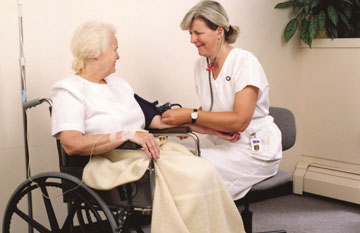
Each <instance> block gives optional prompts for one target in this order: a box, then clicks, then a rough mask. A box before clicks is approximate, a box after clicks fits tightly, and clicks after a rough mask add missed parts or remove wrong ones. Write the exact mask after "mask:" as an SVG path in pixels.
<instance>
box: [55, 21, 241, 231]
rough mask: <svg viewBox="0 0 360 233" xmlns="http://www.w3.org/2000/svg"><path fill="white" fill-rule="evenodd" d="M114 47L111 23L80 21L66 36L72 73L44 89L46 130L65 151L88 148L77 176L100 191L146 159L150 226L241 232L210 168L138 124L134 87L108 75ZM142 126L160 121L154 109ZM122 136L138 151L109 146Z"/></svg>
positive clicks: (126, 178)
mask: <svg viewBox="0 0 360 233" xmlns="http://www.w3.org/2000/svg"><path fill="white" fill-rule="evenodd" d="M117 47H118V46H117V39H116V37H115V29H114V28H113V27H112V26H111V25H108V24H104V23H101V22H87V23H85V24H83V25H81V26H80V27H79V28H78V29H77V31H76V32H75V35H74V37H73V40H72V51H73V54H74V57H75V60H74V63H73V68H74V70H75V72H76V74H75V75H73V76H71V77H68V78H66V79H63V80H60V81H58V82H56V84H55V85H54V86H53V87H52V90H51V99H52V100H53V115H52V134H53V135H54V136H56V137H58V138H60V141H61V143H62V145H63V147H64V149H65V151H66V152H67V154H69V155H89V154H93V155H94V156H92V157H90V158H91V159H90V161H89V162H88V164H87V165H86V167H85V169H84V174H83V180H84V182H85V183H86V184H87V185H89V186H90V187H93V188H95V189H104V190H105V189H111V188H113V187H116V186H118V185H120V184H124V183H127V182H130V181H134V180H138V179H140V178H141V177H142V175H143V174H144V173H145V170H146V168H147V167H148V164H149V161H150V158H153V159H154V161H155V170H156V172H155V174H156V177H155V182H156V188H155V194H154V201H153V214H152V224H151V231H152V232H154V233H162V232H164V233H165V232H166V233H168V232H196V233H202V232H204V233H205V232H206V233H210V232H244V231H243V225H242V220H241V217H240V215H239V213H238V210H237V208H236V206H235V205H234V203H233V201H232V199H231V197H230V195H229V193H228V192H227V191H226V189H225V187H224V185H223V184H222V182H221V178H220V176H219V175H218V173H217V171H216V169H215V168H214V167H213V166H212V165H211V164H210V163H209V162H207V161H206V160H204V159H202V158H199V157H196V156H193V155H192V154H191V153H190V152H189V151H188V150H186V148H185V147H182V146H181V145H178V144H175V143H170V142H166V143H164V144H162V145H161V146H160V145H159V143H158V141H157V140H156V139H155V138H154V137H153V135H152V134H150V133H148V132H146V131H144V130H143V129H144V125H145V118H144V114H143V112H142V109H141V108H140V106H139V105H138V103H137V101H136V100H135V98H134V91H133V90H132V88H131V87H130V85H129V84H128V83H127V82H126V81H125V80H123V79H121V78H117V77H114V76H111V75H110V74H112V73H114V72H115V64H116V61H117V60H118V59H119V55H118V53H117ZM150 127H154V128H163V127H167V125H165V124H163V123H161V121H160V117H159V116H155V117H154V118H153V119H152V120H151V122H150ZM125 141H132V142H135V143H137V144H139V145H141V147H142V148H143V149H144V151H136V152H128V151H115V150H114V148H116V147H118V146H119V145H121V144H122V143H124V142H125ZM179 180H181V181H182V184H181V185H179V182H178V181H179Z"/></svg>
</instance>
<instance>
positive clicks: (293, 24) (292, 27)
mask: <svg viewBox="0 0 360 233" xmlns="http://www.w3.org/2000/svg"><path fill="white" fill-rule="evenodd" d="M297 27H298V20H297V18H294V19H292V20H290V22H289V23H288V24H287V25H286V28H285V33H284V37H285V41H286V43H287V42H288V41H289V40H290V39H291V37H293V35H294V34H295V32H296V30H297Z"/></svg>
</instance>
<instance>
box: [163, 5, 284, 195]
mask: <svg viewBox="0 0 360 233" xmlns="http://www.w3.org/2000/svg"><path fill="white" fill-rule="evenodd" d="M180 26H181V29H183V30H188V31H189V33H190V38H191V43H193V44H194V45H195V46H196V48H197V50H198V53H199V55H200V56H201V57H200V58H199V59H198V60H197V61H196V63H195V85H196V91H197V94H198V96H199V99H200V103H201V106H200V107H199V108H198V109H191V108H177V109H171V110H168V111H166V112H165V113H163V115H162V121H163V122H164V123H167V124H172V125H182V124H189V123H192V124H197V125H200V126H205V127H208V128H212V129H215V130H219V131H222V132H226V133H228V134H230V136H232V137H233V138H234V140H224V139H221V138H219V137H217V136H214V135H207V137H206V139H205V141H202V142H201V155H202V157H203V158H205V159H207V160H209V161H210V162H211V163H213V164H214V165H215V166H216V168H217V170H218V171H219V172H220V174H221V176H222V178H223V181H224V182H225V185H226V187H227V189H228V191H229V192H230V194H231V196H232V198H233V199H234V200H237V199H240V198H242V197H243V196H244V195H245V194H246V193H247V192H248V191H249V190H250V188H251V187H252V185H254V184H256V183H258V182H260V181H262V180H264V179H266V178H268V177H271V176H273V175H275V174H276V173H277V170H278V166H279V163H280V160H281V157H282V149H281V132H280V130H279V129H278V127H277V126H276V125H275V123H274V122H273V118H272V117H271V116H270V115H269V83H268V81H267V78H266V75H265V73H264V70H263V68H262V66H261V64H260V63H259V61H258V60H257V58H256V57H255V56H254V55H253V54H252V53H250V52H248V51H246V50H244V49H241V48H235V47H233V46H231V44H232V43H234V42H235V41H236V39H237V37H238V34H239V28H238V27H237V26H235V25H230V23H229V19H228V15H227V13H226V11H225V10H224V8H223V7H222V6H221V5H220V4H219V3H218V2H216V1H209V0H205V1H201V2H199V3H198V4H196V5H195V6H194V7H193V8H191V9H190V10H189V12H188V13H187V14H186V15H185V17H184V19H183V20H182V22H181V25H180ZM238 132H240V140H237V139H238V138H236V137H238V136H237V135H238Z"/></svg>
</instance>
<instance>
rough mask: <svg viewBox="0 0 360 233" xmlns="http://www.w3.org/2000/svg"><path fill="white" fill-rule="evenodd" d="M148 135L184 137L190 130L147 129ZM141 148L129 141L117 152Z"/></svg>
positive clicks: (178, 128)
mask: <svg viewBox="0 0 360 233" xmlns="http://www.w3.org/2000/svg"><path fill="white" fill-rule="evenodd" d="M149 133H152V134H154V135H155V136H185V135H187V134H188V133H191V129H190V128H189V127H174V128H166V129H149ZM140 148H141V146H140V145H138V144H136V143H134V142H130V141H126V142H124V143H123V144H121V145H120V146H118V147H117V148H116V149H117V150H138V149H140Z"/></svg>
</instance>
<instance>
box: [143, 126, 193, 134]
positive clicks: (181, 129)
mask: <svg viewBox="0 0 360 233" xmlns="http://www.w3.org/2000/svg"><path fill="white" fill-rule="evenodd" d="M149 132H150V133H152V134H187V133H191V132H192V131H191V129H190V127H187V126H180V127H173V128H166V129H149Z"/></svg>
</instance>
